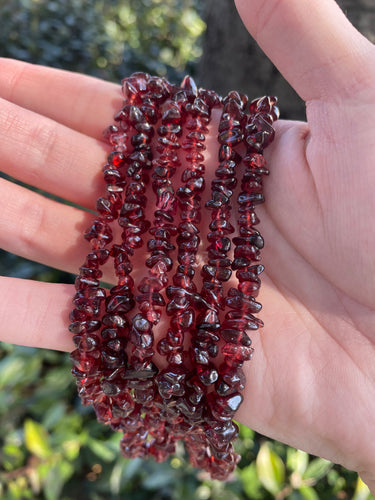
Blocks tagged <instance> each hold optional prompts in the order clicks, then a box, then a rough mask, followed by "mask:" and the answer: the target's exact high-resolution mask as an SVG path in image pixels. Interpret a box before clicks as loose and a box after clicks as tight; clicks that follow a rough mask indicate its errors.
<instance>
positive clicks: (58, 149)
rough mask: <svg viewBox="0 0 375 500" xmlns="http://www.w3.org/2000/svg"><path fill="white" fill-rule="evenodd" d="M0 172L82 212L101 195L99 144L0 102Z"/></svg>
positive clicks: (102, 155)
mask: <svg viewBox="0 0 375 500" xmlns="http://www.w3.org/2000/svg"><path fill="white" fill-rule="evenodd" d="M0 131H1V135H2V136H3V137H4V138H5V139H6V140H2V141H0V170H1V171H2V172H5V173H6V174H8V175H11V176H12V177H14V178H16V179H18V180H20V181H22V182H25V183H27V184H30V185H32V186H35V187H37V188H39V189H43V190H44V191H47V192H49V193H51V194H54V195H56V196H60V197H61V198H64V199H66V200H69V201H71V202H73V203H77V204H79V205H81V206H84V207H87V208H90V209H91V208H94V206H95V200H96V199H97V198H98V196H99V195H100V192H101V187H100V186H101V172H100V168H99V167H98V165H101V164H103V163H104V161H105V158H106V155H107V153H108V152H109V149H108V147H106V146H105V145H104V144H103V142H101V141H99V140H96V139H93V138H91V137H88V136H86V135H84V134H82V133H80V132H77V131H75V130H72V129H70V128H68V127H66V126H64V125H61V124H59V123H57V122H55V121H54V120H52V119H50V118H46V117H44V116H42V115H39V114H37V113H35V112H33V111H29V110H27V109H24V108H22V107H19V106H17V105H15V104H12V103H10V102H8V101H6V100H4V99H0Z"/></svg>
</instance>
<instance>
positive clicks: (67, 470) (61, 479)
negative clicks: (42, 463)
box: [44, 460, 74, 500]
mask: <svg viewBox="0 0 375 500" xmlns="http://www.w3.org/2000/svg"><path fill="white" fill-rule="evenodd" d="M73 473H74V467H73V465H72V464H70V463H69V462H67V461H66V460H61V461H59V462H58V463H57V464H55V465H54V466H53V467H50V468H49V470H48V473H47V476H46V478H45V481H44V493H45V496H46V499H47V500H59V499H60V498H61V495H60V494H61V491H62V489H63V487H64V484H65V483H66V481H67V480H68V479H69V478H70V477H71V476H72V475H73Z"/></svg>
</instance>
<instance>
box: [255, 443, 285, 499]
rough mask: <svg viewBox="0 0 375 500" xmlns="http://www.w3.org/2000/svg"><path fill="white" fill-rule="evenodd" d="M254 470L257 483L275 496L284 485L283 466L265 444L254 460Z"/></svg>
mask: <svg viewBox="0 0 375 500" xmlns="http://www.w3.org/2000/svg"><path fill="white" fill-rule="evenodd" d="M256 469H257V473H258V478H259V481H260V482H261V483H262V485H263V486H264V488H265V489H266V490H267V491H269V492H270V493H272V494H273V495H276V493H278V492H279V491H280V490H281V489H282V487H283V485H284V479H285V465H284V462H283V461H282V460H281V458H280V457H279V455H277V453H275V452H274V451H273V450H271V448H270V446H269V444H268V443H267V442H265V443H263V444H262V446H261V447H260V450H259V452H258V456H257V459H256Z"/></svg>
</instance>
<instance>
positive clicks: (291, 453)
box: [286, 448, 309, 475]
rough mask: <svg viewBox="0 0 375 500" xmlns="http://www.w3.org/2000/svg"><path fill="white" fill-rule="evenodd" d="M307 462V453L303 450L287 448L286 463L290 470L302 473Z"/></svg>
mask: <svg viewBox="0 0 375 500" xmlns="http://www.w3.org/2000/svg"><path fill="white" fill-rule="evenodd" d="M308 464H309V455H308V453H306V452H305V451H302V450H296V449H294V448H288V449H287V457H286V465H287V467H288V469H290V470H291V471H292V472H297V473H298V474H299V475H302V474H303V473H304V472H305V471H306V468H307V466H308Z"/></svg>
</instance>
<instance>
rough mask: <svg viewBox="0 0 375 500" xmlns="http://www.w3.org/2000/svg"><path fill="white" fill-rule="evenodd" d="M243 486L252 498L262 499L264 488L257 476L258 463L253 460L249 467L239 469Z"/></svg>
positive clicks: (253, 499) (255, 499) (254, 499)
mask: <svg viewBox="0 0 375 500" xmlns="http://www.w3.org/2000/svg"><path fill="white" fill-rule="evenodd" d="M239 474H240V478H241V483H242V488H243V490H244V492H245V493H246V495H247V496H248V497H249V498H251V499H252V500H258V499H259V500H261V499H262V498H263V493H264V490H262V485H261V484H260V481H259V479H258V476H257V470H256V464H255V462H252V463H251V464H250V465H248V466H247V467H244V468H243V469H242V470H239Z"/></svg>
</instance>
